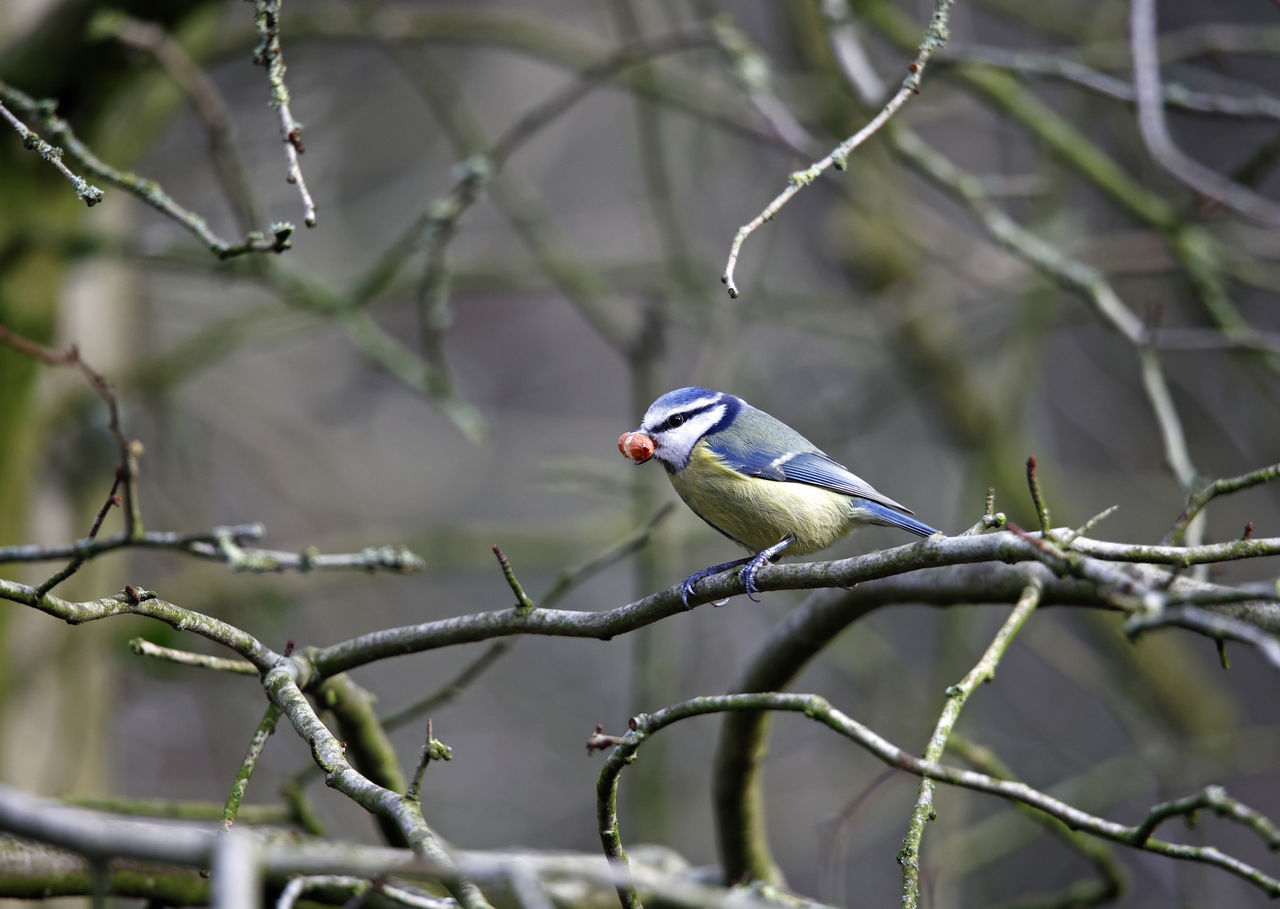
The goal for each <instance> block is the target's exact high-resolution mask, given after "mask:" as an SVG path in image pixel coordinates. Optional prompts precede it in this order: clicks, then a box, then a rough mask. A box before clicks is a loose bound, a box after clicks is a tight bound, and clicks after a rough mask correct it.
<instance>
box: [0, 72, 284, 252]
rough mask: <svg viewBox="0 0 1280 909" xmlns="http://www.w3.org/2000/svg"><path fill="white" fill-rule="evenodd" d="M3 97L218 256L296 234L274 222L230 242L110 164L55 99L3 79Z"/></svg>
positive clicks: (148, 183)
mask: <svg viewBox="0 0 1280 909" xmlns="http://www.w3.org/2000/svg"><path fill="white" fill-rule="evenodd" d="M0 100H3V101H4V102H5V103H7V104H8V105H9V106H11V107H14V108H17V109H18V110H21V111H23V113H25V114H26V115H27V116H29V117H35V118H38V120H39V122H40V124H41V126H42V128H43V129H44V130H45V132H47V133H48V134H49V135H50V136H51V137H53V138H54V139H56V140H57V141H58V142H60V143H61V144H62V147H63V148H65V149H66V153H67V154H68V155H70V156H71V157H72V158H74V159H75V160H76V161H77V162H78V163H79V164H80V167H81V168H82V169H84V170H85V171H87V172H88V173H90V174H93V175H94V176H95V177H97V178H98V179H100V180H103V181H105V182H107V183H110V184H111V185H112V186H115V187H116V188H117V189H122V190H124V191H125V192H127V193H129V194H130V195H133V196H136V197H137V198H139V199H141V200H142V201H143V202H145V203H147V204H148V205H150V206H151V207H152V208H154V209H156V211H158V212H160V213H161V214H163V215H165V216H166V217H168V218H171V219H172V220H174V221H177V222H178V223H179V224H181V225H182V226H183V227H184V228H186V229H187V230H188V231H190V232H191V233H192V234H194V235H195V236H196V237H198V238H199V239H200V241H201V242H202V243H204V244H205V245H206V246H208V247H209V249H210V250H211V251H212V252H213V253H214V255H216V256H217V257H218V258H219V259H231V258H234V257H236V256H242V255H244V254H246V253H258V252H261V253H267V252H270V253H282V252H284V251H285V250H286V249H289V247H290V245H291V242H292V237H293V225H292V224H288V223H285V222H280V223H277V224H273V225H271V231H270V232H271V236H270V237H266V236H264V235H263V234H262V233H260V232H258V231H250V232H249V233H247V234H245V237H244V239H243V240H241V241H240V242H239V243H230V242H228V241H227V240H224V239H223V238H222V237H220V236H218V235H217V234H216V233H214V232H213V230H212V229H211V228H210V227H209V222H207V221H206V220H205V219H204V218H203V217H201V216H200V215H197V214H196V213H195V212H193V211H190V210H189V209H186V208H183V207H182V206H181V205H179V204H178V203H177V202H176V201H175V200H174V199H173V198H172V197H171V196H170V195H169V194H168V193H166V192H165V191H164V188H163V187H162V186H161V185H160V184H159V183H157V182H156V181H155V180H149V179H146V178H145V177H140V176H138V175H137V174H135V173H133V172H132V171H122V170H118V169H116V168H114V167H112V166H111V165H110V164H107V163H106V162H105V161H103V160H102V159H101V158H99V157H98V156H97V155H96V154H94V153H93V150H92V149H90V148H89V146H87V145H85V144H84V143H83V142H81V141H80V140H79V139H78V138H76V134H75V132H74V131H73V130H72V129H71V126H70V125H69V124H68V123H67V121H66V120H63V119H62V118H61V117H59V116H57V113H56V111H57V104H56V103H55V102H53V101H49V100H43V101H37V100H35V99H33V98H31V97H29V96H28V95H26V94H24V93H23V92H21V91H19V90H18V89H16V88H13V87H12V86H10V85H7V84H5V83H4V82H2V81H0Z"/></svg>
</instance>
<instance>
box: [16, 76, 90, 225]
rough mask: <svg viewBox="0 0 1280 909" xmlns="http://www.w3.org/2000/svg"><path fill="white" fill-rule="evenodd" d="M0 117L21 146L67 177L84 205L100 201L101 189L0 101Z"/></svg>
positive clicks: (59, 150) (60, 151)
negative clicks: (70, 164) (20, 140)
mask: <svg viewBox="0 0 1280 909" xmlns="http://www.w3.org/2000/svg"><path fill="white" fill-rule="evenodd" d="M3 96H4V93H3V92H0V97H3ZM0 118H3V119H5V120H7V121H8V122H9V125H10V126H12V127H13V128H14V129H15V130H16V131H17V133H18V135H19V136H21V137H22V147H23V148H26V149H29V150H31V151H33V152H35V153H36V154H37V155H39V156H40V157H41V158H44V160H46V161H48V162H49V163H50V164H52V165H53V167H54V169H55V170H56V171H57V172H58V173H60V174H62V176H64V177H66V178H67V182H69V183H70V184H71V185H72V187H74V188H75V191H76V197H77V198H79V199H81V200H82V201H83V202H84V204H85V205H87V206H88V207H89V208H93V207H94V206H95V205H97V204H98V203H99V202H101V201H102V190H100V189H98V187H96V186H93V185H91V184H90V183H89V181H88V180H86V179H85V178H84V177H82V176H80V175H79V174H77V173H75V172H74V171H73V170H71V168H69V167H67V165H66V164H64V163H63V162H62V149H61V148H59V147H58V146H56V145H50V144H49V143H48V142H46V141H44V140H43V139H41V138H40V136H39V134H38V133H36V131H35V130H33V129H30V128H28V126H27V125H26V124H25V123H23V122H22V121H21V120H19V119H18V118H17V117H16V116H14V114H13V112H12V111H10V110H9V108H7V107H5V106H4V104H3V103H0Z"/></svg>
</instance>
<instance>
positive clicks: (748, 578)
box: [738, 537, 792, 603]
mask: <svg viewBox="0 0 1280 909" xmlns="http://www.w3.org/2000/svg"><path fill="white" fill-rule="evenodd" d="M791 543H792V540H791V537H783V538H782V539H781V540H779V541H778V542H777V543H774V544H773V545H772V546H770V547H769V548H768V549H762V550H760V551H759V552H757V553H756V554H755V555H753V556H752V557H751V558H750V559H748V560H747V564H745V565H743V566H742V569H741V570H740V571H739V572H738V580H739V581H741V582H742V586H743V587H745V588H746V590H747V599H748V600H751V602H753V603H759V602H760V601H759V600H758V599H756V597H755V594H757V593H759V592H760V588H759V587H757V586H756V572H758V571H759V570H760V567H761V566H762V565H764V563H765V562H768V561H769V560H770V559H773V558H775V557H776V556H777V555H778V553H780V552H782V550H784V549H786V548H787V547H788V546H790V545H791Z"/></svg>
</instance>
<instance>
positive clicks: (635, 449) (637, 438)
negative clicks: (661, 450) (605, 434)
mask: <svg viewBox="0 0 1280 909" xmlns="http://www.w3.org/2000/svg"><path fill="white" fill-rule="evenodd" d="M653 449H654V444H653V439H651V438H649V437H648V436H646V435H645V434H644V433H642V432H624V433H623V434H622V435H620V436H619V437H618V451H620V452H622V454H623V455H624V456H625V457H626V458H627V459H628V460H631V461H635V462H636V463H637V464H643V463H644V462H645V461H647V460H649V459H650V458H652V457H653Z"/></svg>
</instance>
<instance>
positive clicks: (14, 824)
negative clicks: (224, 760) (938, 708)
mask: <svg viewBox="0 0 1280 909" xmlns="http://www.w3.org/2000/svg"><path fill="white" fill-rule="evenodd" d="M0 830H4V831H9V832H11V833H13V834H16V835H17V836H20V837H24V838H25V840H23V839H10V840H8V841H7V842H6V843H5V851H6V853H12V854H13V856H14V860H15V861H16V862H21V864H22V866H23V867H24V868H26V869H27V870H28V872H29V873H30V875H31V876H32V877H33V878H39V879H40V881H39V882H40V883H41V884H46V882H48V881H50V880H51V879H53V878H55V877H56V879H57V880H59V881H62V882H63V883H64V884H65V875H66V870H67V865H68V863H69V862H70V863H71V864H72V867H74V868H76V869H77V870H80V869H83V868H85V867H86V865H87V863H86V862H85V861H84V859H78V858H77V856H84V857H86V858H89V859H91V860H94V861H96V860H99V859H102V858H110V857H117V856H118V857H124V858H135V859H139V860H142V861H149V862H158V863H163V864H164V865H170V866H178V867H182V868H200V869H204V868H208V866H209V861H210V857H211V856H212V854H213V852H214V849H215V848H216V844H217V842H218V840H219V839H220V838H221V837H222V836H224V835H225V831H223V830H222V829H220V825H218V826H215V825H214V824H196V823H190V822H165V821H139V820H135V819H133V818H129V817H121V816H119V815H115V814H108V813H106V812H102V811H93V810H89V809H85V808H76V807H71V806H68V805H64V804H61V803H60V802H57V801H55V800H53V799H45V798H38V797H36V796H31V795H27V794H25V793H22V792H19V791H18V790H16V789H13V788H11V787H8V786H0ZM237 832H240V833H244V834H246V835H247V836H248V837H249V838H250V839H249V840H248V842H250V843H251V844H252V848H253V851H254V853H255V857H256V860H257V865H258V868H259V870H260V871H261V872H262V873H264V874H266V875H269V876H270V877H271V878H272V880H273V881H279V882H280V884H281V886H283V885H284V883H285V881H284V880H283V878H284V877H286V876H287V877H294V876H297V875H319V874H330V875H347V876H353V877H359V878H361V879H362V880H365V881H387V880H388V879H391V880H394V881H395V882H396V883H395V884H393V885H392V886H393V887H395V886H399V882H400V880H401V879H408V880H409V881H421V880H432V879H439V880H444V881H456V880H457V878H458V876H459V873H461V874H464V875H467V876H470V877H472V878H474V879H476V880H478V881H481V882H483V883H484V884H485V885H486V886H487V887H492V888H493V889H494V890H495V892H505V893H511V891H512V890H513V886H514V885H520V884H523V883H524V882H525V881H527V880H529V876H530V875H532V877H533V879H534V880H535V881H536V882H537V883H539V884H543V885H546V886H547V887H549V888H552V889H557V888H561V887H563V888H567V889H564V891H563V895H564V896H565V897H566V901H567V902H573V903H575V904H581V903H582V901H583V899H584V897H583V890H582V888H583V887H586V888H588V892H587V896H586V899H587V900H588V901H593V902H591V904H592V905H595V904H597V903H599V904H601V905H603V904H604V902H603V900H605V899H608V898H610V897H611V896H612V893H611V891H612V888H613V886H614V885H615V884H616V883H617V882H618V881H619V880H620V878H619V876H618V875H617V874H615V873H614V872H613V871H611V870H610V869H609V867H608V865H607V863H606V862H605V861H604V860H603V859H602V858H601V857H600V855H599V854H598V853H597V854H594V855H588V854H585V853H575V852H548V851H538V850H507V851H502V852H497V851H464V850H455V851H454V853H453V854H454V857H455V858H456V860H457V864H456V866H455V867H448V866H446V865H445V864H443V863H441V862H437V861H435V860H433V859H431V858H430V857H424V856H419V855H415V854H414V853H412V852H410V851H409V850H407V849H388V848H386V847H377V846H368V845H365V844H362V843H356V842H350V841H345V842H344V841H337V840H318V839H314V838H306V837H298V836H294V835H285V836H281V835H280V834H279V832H278V831H272V830H265V831H261V832H257V831H244V830H240V829H239V828H237ZM32 841H34V842H35V843H39V844H51V845H53V846H56V847H58V848H59V849H63V850H68V851H69V852H70V853H74V855H68V854H67V853H66V852H56V851H53V850H51V849H49V848H48V847H47V846H41V847H33V846H32V845H31V844H30V843H31V842H32ZM631 874H632V875H633V876H634V877H635V879H636V881H637V883H638V885H639V886H640V887H641V889H642V890H644V891H645V892H646V893H651V894H653V896H654V898H655V900H657V901H659V902H661V903H662V904H663V905H669V906H673V907H681V909H766V907H780V906H787V907H794V905H795V903H794V901H785V900H782V899H772V900H771V899H768V898H766V897H765V896H763V895H761V894H759V893H757V892H755V891H752V890H743V889H741V888H727V887H718V886H710V885H708V884H704V883H700V882H698V881H696V880H692V879H690V878H689V877H688V876H687V875H684V874H682V873H680V872H672V871H670V870H669V869H666V868H663V867H660V866H659V865H658V864H656V863H654V862H646V861H638V862H634V863H633V865H632V868H631ZM135 876H137V875H135ZM112 877H113V880H112V883H113V884H114V883H115V882H116V881H117V880H118V881H120V882H121V883H122V884H124V885H125V886H128V887H132V888H134V889H132V890H125V891H124V892H126V893H130V892H132V893H137V894H139V895H141V896H144V897H145V896H155V897H156V898H159V899H162V900H166V901H168V900H167V899H166V897H167V898H170V899H173V898H179V895H180V896H181V897H182V898H185V899H187V900H188V901H191V900H194V901H196V902H200V901H201V900H207V899H208V892H207V884H206V885H205V886H204V887H201V888H198V890H194V891H193V890H191V889H186V890H178V889H173V888H172V887H171V888H170V889H165V888H163V887H162V888H158V889H150V890H149V889H145V888H143V887H142V886H140V885H141V884H142V883H144V882H140V881H136V880H125V879H126V878H128V877H129V874H128V873H127V872H125V873H121V872H117V873H116V874H113V876H112ZM80 881H81V884H80V887H79V889H68V890H66V891H59V892H64V893H67V895H72V894H76V895H87V894H88V892H89V890H88V887H87V885H86V882H85V876H84V875H81V877H80ZM170 883H171V884H172V883H173V882H170ZM604 888H608V891H610V892H606V891H605V890H604ZM112 892H113V893H117V892H120V891H117V890H114V889H113V890H112ZM517 892H520V891H519V890H517ZM597 893H599V894H600V896H599V898H597V896H596V894H597ZM200 894H203V895H202V896H201V895H200ZM25 895H27V896H28V898H31V897H33V896H36V894H35V893H26V894H25ZM356 895H357V896H358V893H357V894H356ZM570 895H571V896H572V899H569V896H570ZM349 896H351V894H343V895H341V896H339V897H338V899H340V900H346V899H348V898H349ZM514 899H515V898H513V900H514ZM517 904H519V903H518V901H513V902H504V903H503V905H517ZM454 905H456V903H454ZM524 905H530V903H528V902H526V903H525V904H524Z"/></svg>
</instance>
